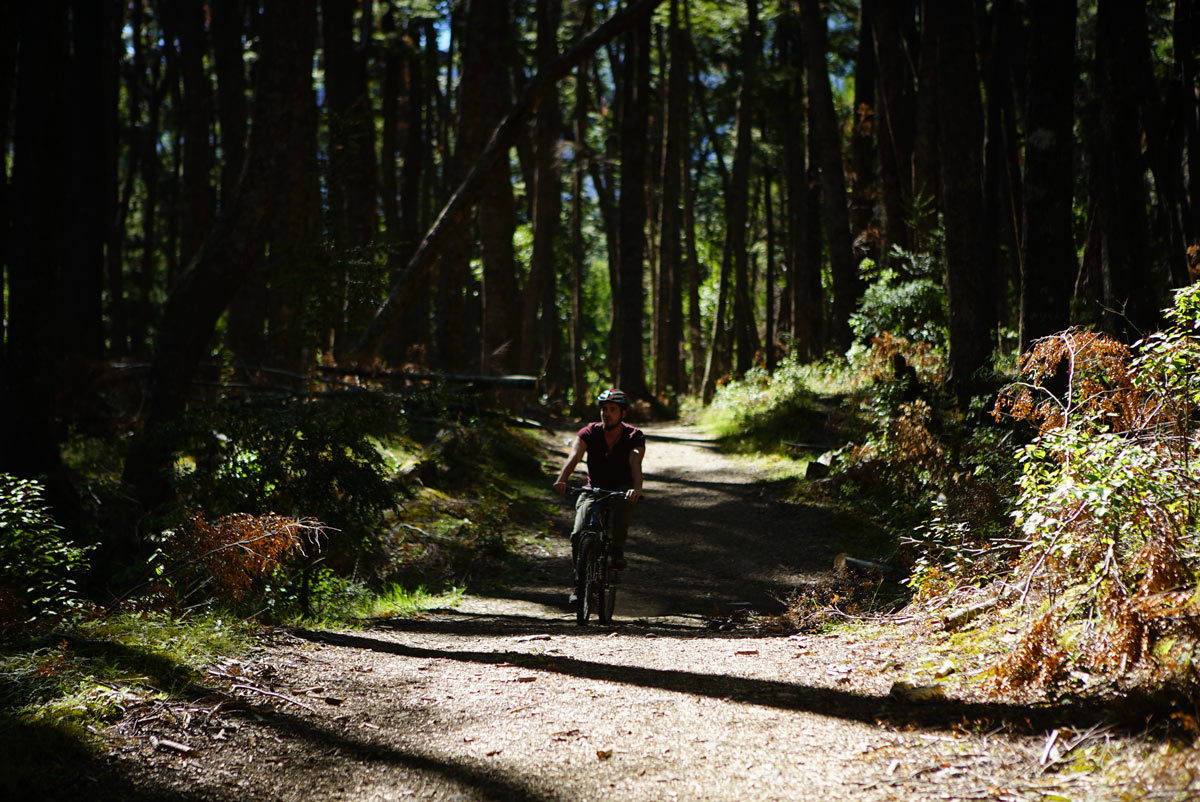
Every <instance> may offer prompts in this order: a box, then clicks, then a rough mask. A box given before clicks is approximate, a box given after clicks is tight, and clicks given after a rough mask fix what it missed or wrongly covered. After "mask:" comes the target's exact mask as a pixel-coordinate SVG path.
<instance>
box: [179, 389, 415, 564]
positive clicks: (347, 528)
mask: <svg viewBox="0 0 1200 802" xmlns="http://www.w3.org/2000/svg"><path fill="white" fill-rule="evenodd" d="M404 423H405V420H404V412H403V409H402V408H398V407H397V406H396V404H395V403H394V401H393V400H392V399H390V398H388V397H386V396H383V395H382V394H379V393H369V392H363V393H354V394H352V395H351V394H346V396H345V397H339V398H336V399H328V398H326V399H312V400H302V401H289V402H286V403H280V404H257V405H250V406H246V405H229V406H219V407H213V408H211V409H209V410H207V411H204V412H201V413H198V414H196V415H194V416H191V418H190V419H189V420H188V422H187V425H188V432H187V433H186V434H187V437H186V441H187V442H188V443H190V446H191V450H190V458H189V459H186V460H183V461H181V463H180V469H179V474H180V475H179V477H178V483H179V488H180V491H181V495H182V498H183V500H184V502H183V503H184V505H185V506H186V508H188V509H193V510H204V512H205V514H206V515H207V516H208V517H218V518H219V517H221V516H225V515H231V514H234V513H246V514H249V515H252V516H256V515H268V514H280V515H285V516H291V517H295V518H310V517H311V518H319V519H320V520H321V521H322V522H323V523H324V524H325V525H326V526H327V528H328V530H329V531H331V532H335V533H336V537H332V538H331V539H330V542H329V543H328V544H327V555H328V557H329V559H333V560H340V561H341V562H342V563H344V564H346V565H349V564H352V563H353V562H354V560H355V559H356V558H357V557H358V556H359V555H361V554H362V553H363V552H364V551H366V550H369V549H370V547H371V538H372V536H373V533H374V531H375V530H376V529H377V528H378V527H379V525H380V523H381V522H382V520H383V518H384V516H385V514H386V513H387V512H388V511H389V510H392V509H394V508H395V506H396V499H397V494H398V493H399V492H402V490H403V488H402V486H400V485H398V484H397V483H395V482H394V481H393V477H394V472H395V468H396V466H395V465H394V464H392V462H391V460H390V458H389V456H388V454H387V452H386V451H385V450H384V449H383V448H382V447H381V443H382V442H384V441H386V440H388V439H389V438H391V437H394V436H396V435H397V434H398V433H399V432H401V431H403V429H404Z"/></svg>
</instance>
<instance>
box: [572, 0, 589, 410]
mask: <svg viewBox="0 0 1200 802" xmlns="http://www.w3.org/2000/svg"><path fill="white" fill-rule="evenodd" d="M591 26H592V7H591V4H590V3H589V4H586V5H585V6H584V8H583V16H582V19H581V20H580V22H579V31H580V36H582V35H583V34H584V33H586V31H587V30H588V28H590V27H591ZM590 65H591V60H590V59H587V60H585V61H583V62H582V63H581V64H580V65H579V66H578V67H577V68H576V69H575V147H574V164H573V168H574V169H573V175H572V184H571V411H572V413H574V414H576V415H582V414H584V412H585V410H586V409H587V408H588V406H589V405H590V399H588V397H587V391H588V387H587V366H586V365H585V364H584V359H583V337H584V329H585V325H584V310H583V282H584V271H585V261H584V260H585V256H586V254H585V253H584V243H583V201H584V188H583V179H584V176H585V174H586V172H587V166H586V162H587V161H589V160H590V159H591V158H592V154H591V147H590V146H589V145H588V140H587V132H588V107H589V106H590V105H591V93H590V92H589V91H588V86H589V85H590V80H589V78H588V70H589V68H590Z"/></svg>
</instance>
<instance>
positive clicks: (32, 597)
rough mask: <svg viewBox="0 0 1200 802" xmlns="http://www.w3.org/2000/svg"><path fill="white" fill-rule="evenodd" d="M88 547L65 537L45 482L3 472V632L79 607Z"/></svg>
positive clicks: (0, 551)
mask: <svg viewBox="0 0 1200 802" xmlns="http://www.w3.org/2000/svg"><path fill="white" fill-rule="evenodd" d="M86 570H87V550H86V549H83V548H79V547H77V546H72V545H71V544H69V543H68V542H67V541H66V540H64V539H63V536H62V527H60V526H59V525H58V524H56V523H55V522H54V519H53V518H52V517H51V516H50V513H49V511H48V510H47V508H46V506H45V504H44V501H43V489H42V486H41V485H40V484H38V483H37V482H34V481H30V480H27V479H18V478H17V477H15V476H11V475H9V474H3V473H0V635H5V634H10V633H12V632H17V631H20V630H21V629H23V628H25V627H26V626H29V625H31V624H33V623H37V622H42V621H45V620H46V619H54V618H59V617H61V616H63V615H66V614H68V613H71V612H73V611H76V610H78V609H79V607H80V605H81V601H80V599H79V595H78V592H77V590H76V587H75V577H76V576H78V575H80V574H82V573H83V572H84V571H86Z"/></svg>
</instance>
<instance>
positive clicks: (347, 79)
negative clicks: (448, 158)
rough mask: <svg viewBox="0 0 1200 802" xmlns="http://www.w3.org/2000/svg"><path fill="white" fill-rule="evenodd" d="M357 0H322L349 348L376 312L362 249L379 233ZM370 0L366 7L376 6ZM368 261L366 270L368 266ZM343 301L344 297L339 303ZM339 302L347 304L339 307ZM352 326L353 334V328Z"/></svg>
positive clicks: (334, 211)
mask: <svg viewBox="0 0 1200 802" xmlns="http://www.w3.org/2000/svg"><path fill="white" fill-rule="evenodd" d="M360 5H361V4H359V3H358V2H357V0H324V1H323V2H322V4H321V23H322V39H323V46H324V62H325V108H326V116H327V122H328V126H329V143H330V147H329V173H328V176H327V177H326V182H325V183H326V186H327V187H328V198H329V231H330V234H331V235H332V240H333V244H334V247H335V249H337V253H336V255H335V259H336V260H337V267H338V269H337V270H336V271H335V273H334V275H335V276H336V279H337V290H336V292H335V294H334V295H333V296H332V297H333V298H335V299H336V300H335V309H334V310H333V312H334V313H335V314H337V312H338V311H340V312H341V314H340V315H338V319H337V320H335V321H333V322H332V323H333V331H334V337H333V345H334V352H335V353H336V354H338V355H339V356H340V355H344V354H345V352H346V351H347V350H348V349H349V347H350V345H351V344H352V343H353V342H354V340H353V338H354V337H355V336H356V335H357V331H358V329H359V328H360V327H361V326H363V325H365V323H366V322H367V320H369V319H370V311H371V306H372V304H373V302H374V297H372V296H371V295H369V294H366V293H364V292H363V289H364V288H366V287H369V286H370V285H371V282H370V280H369V277H370V274H369V272H368V271H369V269H370V268H369V267H367V266H369V265H370V264H371V261H372V260H371V258H370V256H369V255H368V254H367V253H366V252H365V251H364V249H365V248H366V247H367V246H368V245H369V244H370V243H371V242H372V241H373V240H374V238H375V235H376V227H377V220H376V206H375V197H376V192H375V142H374V130H375V120H374V115H373V110H372V108H371V95H370V90H369V88H368V84H367V45H368V41H369V40H367V41H355V38H354V13H355V7H356V6H360ZM370 7H371V4H366V5H365V6H362V10H363V13H366V14H369V13H370ZM364 268H366V269H364ZM338 302H340V304H339V303H338ZM337 305H340V306H341V310H338V309H336V306H337ZM346 327H348V328H349V333H348V332H347V328H346Z"/></svg>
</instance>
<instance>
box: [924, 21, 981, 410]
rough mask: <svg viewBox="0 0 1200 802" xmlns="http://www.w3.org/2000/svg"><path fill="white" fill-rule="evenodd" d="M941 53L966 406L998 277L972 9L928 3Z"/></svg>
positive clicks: (947, 215) (943, 152) (943, 145)
mask: <svg viewBox="0 0 1200 802" xmlns="http://www.w3.org/2000/svg"><path fill="white" fill-rule="evenodd" d="M925 13H926V17H925V21H926V24H928V25H929V26H931V28H932V31H933V36H934V39H935V42H936V47H937V67H938V69H937V81H938V160H939V161H940V162H941V165H942V199H943V201H944V204H945V206H944V220H945V226H946V294H947V298H948V303H949V308H950V327H949V328H950V354H949V359H948V366H947V372H946V381H947V384H948V385H949V386H950V388H951V389H952V390H953V391H954V393H955V394H956V395H957V396H958V398H959V400H960V401H965V400H966V399H968V398H969V397H970V396H971V395H972V394H973V392H974V391H975V390H976V389H977V388H978V386H979V385H978V382H979V380H980V375H979V374H980V371H982V370H983V369H984V368H985V367H986V365H987V362H988V356H989V355H990V353H991V335H992V332H993V331H994V330H995V326H996V315H995V308H996V307H995V293H996V282H995V271H994V260H992V259H990V256H991V252H990V249H989V247H988V244H989V242H990V241H991V240H990V236H989V233H988V225H987V219H986V215H985V210H984V198H983V170H984V165H983V106H982V99H981V98H980V94H979V68H978V65H977V62H976V55H977V48H976V44H975V43H976V35H975V31H976V24H975V23H976V21H975V18H974V10H973V8H972V7H971V6H969V5H964V4H961V3H958V2H957V0H926V3H925Z"/></svg>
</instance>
